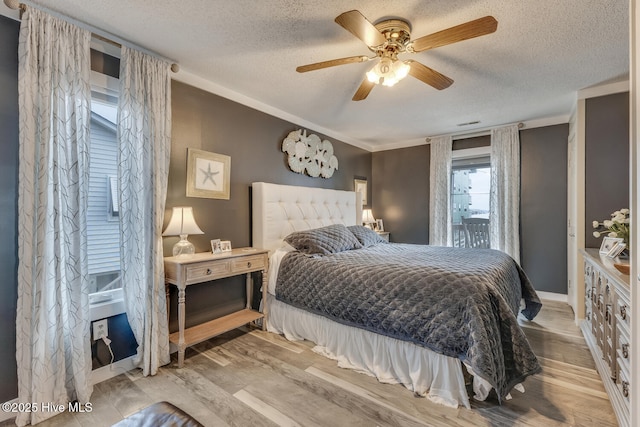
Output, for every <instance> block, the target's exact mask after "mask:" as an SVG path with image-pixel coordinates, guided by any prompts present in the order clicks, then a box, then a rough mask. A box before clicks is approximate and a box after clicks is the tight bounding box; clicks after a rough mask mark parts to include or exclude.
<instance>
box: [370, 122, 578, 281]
mask: <svg viewBox="0 0 640 427" xmlns="http://www.w3.org/2000/svg"><path fill="white" fill-rule="evenodd" d="M567 136H568V125H560V126H552V127H548V128H537V129H530V130H527V129H525V130H521V131H520V141H521V142H520V144H521V150H522V153H521V157H522V159H521V171H522V180H521V250H522V258H521V262H522V266H523V268H524V269H525V271H526V272H527V274H528V275H529V277H530V279H531V281H532V283H533V285H534V287H535V288H536V289H538V290H542V291H549V292H557V293H566V292H567V271H566V264H567V255H566V246H567V245H566V228H565V224H566V195H567V154H566V153H567ZM488 142H489V143H490V139H489V137H477V138H468V139H464V140H457V141H454V149H464V148H472V147H478V146H483V145H487V143H488ZM429 153H430V148H429V146H428V145H422V146H418V147H411V148H404V149H400V150H390V151H381V152H376V153H373V170H372V173H373V182H374V191H373V213H374V216H376V217H380V218H382V219H383V220H384V224H385V230H387V231H389V232H390V233H391V240H392V241H394V242H403V243H420V244H427V243H428V241H429V159H430V157H429V155H430V154H429ZM549 230H553V232H550V231H549ZM554 232H555V233H559V234H553V233H554ZM558 236H559V237H558ZM550 241H553V242H554V243H553V245H549V242H550Z"/></svg>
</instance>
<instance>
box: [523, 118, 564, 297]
mask: <svg viewBox="0 0 640 427" xmlns="http://www.w3.org/2000/svg"><path fill="white" fill-rule="evenodd" d="M568 136H569V125H568V124H563V125H557V126H548V127H542V128H534V129H523V130H521V131H520V157H521V163H520V174H521V181H520V251H521V253H520V260H521V264H522V267H523V268H524V270H525V271H526V272H527V275H528V276H529V279H531V283H533V285H534V287H535V288H536V289H537V290H540V291H547V292H556V293H560V294H566V293H567V226H566V224H567V138H568Z"/></svg>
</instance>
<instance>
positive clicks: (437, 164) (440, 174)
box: [429, 135, 453, 246]
mask: <svg viewBox="0 0 640 427" xmlns="http://www.w3.org/2000/svg"><path fill="white" fill-rule="evenodd" d="M451 150H452V140H451V136H450V135H449V136H441V137H436V138H432V139H431V163H430V169H429V180H430V184H429V192H430V197H429V244H430V245H435V246H451V245H452V244H453V243H452V235H451V191H450V190H451Z"/></svg>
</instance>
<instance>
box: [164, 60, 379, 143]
mask: <svg viewBox="0 0 640 427" xmlns="http://www.w3.org/2000/svg"><path fill="white" fill-rule="evenodd" d="M171 78H172V79H173V80H176V81H178V82H181V83H185V84H188V85H190V86H194V87H197V88H198V89H202V90H204V91H207V92H210V93H213V94H214V95H218V96H221V97H223V98H227V99H229V100H231V101H234V102H237V103H239V104H242V105H246V106H247V107H251V108H253V109H255V110H258V111H262V112H263V113H266V114H269V115H271V116H274V117H277V118H279V119H282V120H286V121H288V122H291V123H293V124H294V125H296V126H300V127H304V128H307V129H309V130H312V131H313V132H315V133H322V134H324V135H326V136H329V137H331V138H335V139H337V140H339V141H341V142H344V143H346V144H349V145H353V146H354V147H358V148H361V149H363V150H366V151H369V152H371V151H373V146H372V145H371V144H367V143H366V142H364V141H360V140H358V139H355V138H351V137H349V136H346V135H343V134H341V133H339V132H335V131H333V130H331V129H327V128H325V127H323V126H320V125H318V124H316V123H313V122H310V121H308V120H305V119H303V118H301V117H298V116H296V115H294V114H291V113H287V112H286V111H282V110H280V109H279V108H275V107H272V106H271V105H267V104H265V103H264V102H262V101H258V100H257V99H254V98H251V97H249V96H246V95H243V94H241V93H238V92H236V91H233V90H231V89H229V88H226V87H224V86H221V85H219V84H217V83H214V82H212V81H210V80H206V79H204V78H202V77H200V76H197V75H195V74H193V73H190V72H189V71H187V70H184V69H181V70H180V71H179V72H178V73H175V74H173V75H172V76H171Z"/></svg>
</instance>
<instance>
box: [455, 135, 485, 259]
mask: <svg viewBox="0 0 640 427" xmlns="http://www.w3.org/2000/svg"><path fill="white" fill-rule="evenodd" d="M490 193H491V158H490V147H481V148H474V149H468V150H455V151H453V161H452V165H451V216H452V217H451V224H452V231H453V246H456V247H488V221H489V196H490ZM469 218H482V219H486V220H487V221H486V223H485V224H482V223H484V221H475V222H480V223H481V224H480V225H473V226H472V225H467V224H464V222H465V221H464V220H465V219H469ZM467 222H469V221H467ZM485 230H486V231H485ZM474 233H475V235H474Z"/></svg>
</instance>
